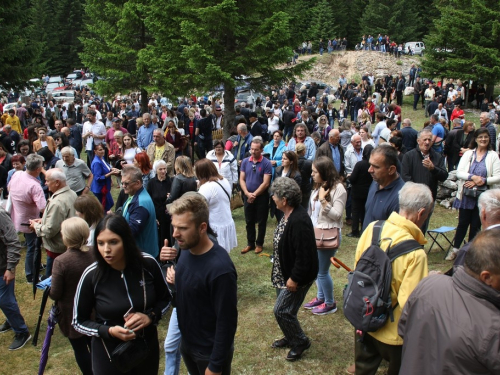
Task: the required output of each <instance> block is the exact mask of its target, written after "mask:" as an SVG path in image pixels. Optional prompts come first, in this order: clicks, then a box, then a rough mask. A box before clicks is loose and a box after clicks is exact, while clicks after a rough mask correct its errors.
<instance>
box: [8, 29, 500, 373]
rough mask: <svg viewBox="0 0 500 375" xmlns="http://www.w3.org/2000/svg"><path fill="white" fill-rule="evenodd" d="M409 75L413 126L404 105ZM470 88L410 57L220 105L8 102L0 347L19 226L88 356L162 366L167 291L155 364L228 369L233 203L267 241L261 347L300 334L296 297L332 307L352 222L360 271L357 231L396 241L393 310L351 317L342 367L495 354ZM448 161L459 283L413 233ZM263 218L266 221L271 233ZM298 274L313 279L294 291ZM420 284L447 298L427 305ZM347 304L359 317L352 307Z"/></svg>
mask: <svg viewBox="0 0 500 375" xmlns="http://www.w3.org/2000/svg"><path fill="white" fill-rule="evenodd" d="M367 41H368V39H367ZM372 43H373V41H372ZM328 47H330V45H328ZM305 48H306V52H307V48H308V47H307V44H306V47H305ZM408 88H411V89H413V91H412V94H411V95H412V96H413V97H412V99H413V103H412V104H413V110H414V111H422V110H424V111H425V115H426V118H428V120H427V121H426V122H425V123H424V124H415V123H414V122H413V123H412V120H411V117H412V116H411V112H410V113H406V114H404V113H403V110H402V105H403V97H404V92H405V91H406V90H407V89H408ZM470 89H471V88H465V87H464V86H463V85H462V83H461V82H460V81H457V82H456V84H455V82H454V81H453V80H451V79H450V80H448V81H447V82H446V83H443V84H440V85H435V84H434V82H433V81H431V80H425V82H423V81H422V78H421V77H420V70H419V68H418V67H416V66H412V67H411V69H410V72H409V74H408V76H403V74H402V73H397V74H395V75H394V77H393V76H392V74H391V73H389V74H387V75H386V76H385V77H375V76H374V75H373V74H371V73H369V72H366V73H365V74H364V75H363V76H362V77H361V82H355V81H354V80H351V81H350V82H349V81H348V80H347V79H346V77H345V76H344V75H341V76H340V77H339V79H338V87H337V88H336V89H333V88H330V87H325V88H323V86H321V88H320V86H319V85H318V84H317V83H316V82H311V83H310V84H309V83H304V84H295V83H290V84H287V85H284V86H282V87H272V88H270V89H269V91H268V94H267V96H265V97H262V98H257V100H255V102H252V103H250V102H249V103H241V104H238V105H237V106H236V108H235V112H236V116H235V118H234V120H233V119H232V121H231V123H228V121H229V119H228V118H227V117H226V116H225V115H224V103H223V102H222V101H221V99H220V98H217V97H195V96H193V97H186V98H182V99H180V100H179V102H178V103H176V104H175V105H174V106H171V104H170V102H169V101H168V100H167V99H166V98H164V97H162V96H161V95H159V94H153V95H151V97H148V101H147V102H148V107H147V109H146V108H141V106H140V104H139V103H140V102H141V98H140V96H139V95H137V94H133V93H131V94H130V95H126V96H116V97H114V98H112V99H110V100H107V99H104V98H100V97H99V96H97V95H94V93H92V92H91V91H86V90H75V100H74V102H71V103H64V102H57V101H55V100H54V99H53V98H51V97H50V96H49V97H41V98H34V99H33V100H31V101H29V102H27V103H22V102H19V103H18V105H17V106H16V107H14V108H12V109H10V110H9V111H8V112H7V113H6V114H4V115H2V116H1V118H0V121H1V122H2V130H1V131H0V185H1V187H2V189H3V191H2V194H3V197H4V198H5V200H4V202H5V206H6V207H5V210H4V209H3V208H1V209H0V216H1V220H0V227H1V228H2V230H1V231H0V271H1V272H4V279H3V281H0V290H1V293H0V296H1V300H0V307H1V308H2V311H3V312H4V314H5V315H6V318H7V319H6V321H5V322H4V324H3V325H1V326H0V332H6V331H9V330H11V329H12V330H14V333H15V338H14V341H13V343H12V345H11V346H10V349H11V350H16V349H20V348H22V347H23V346H24V345H25V344H26V342H27V341H28V340H29V339H30V337H31V336H30V333H29V329H28V327H27V324H26V322H25V321H24V319H23V317H22V315H21V311H20V309H19V307H18V305H17V302H16V299H15V293H14V283H13V282H12V281H13V280H14V279H15V278H16V277H15V275H16V273H15V268H16V265H17V263H18V262H19V259H20V248H21V245H20V243H19V239H18V237H17V233H22V234H23V237H24V238H23V240H24V241H25V246H26V258H25V264H24V270H25V273H24V275H25V277H26V282H28V283H37V282H38V281H39V280H38V279H37V277H36V275H37V270H38V268H39V267H40V265H39V264H36V262H34V258H35V257H34V254H35V250H36V248H37V247H42V248H43V249H44V250H45V256H44V259H46V262H45V263H46V264H45V272H44V275H43V276H42V279H43V281H45V282H48V281H49V280H50V283H51V286H52V289H51V292H50V295H51V297H52V298H53V299H54V300H56V301H58V305H59V308H60V309H61V320H60V325H61V330H62V332H63V334H64V335H65V336H66V337H68V339H69V342H70V344H71V345H72V348H73V351H74V354H75V359H76V361H77V363H78V366H79V367H80V369H81V371H82V373H84V374H91V373H93V374H114V373H120V371H121V372H123V371H124V370H126V371H131V372H130V373H145V374H156V373H157V372H158V367H159V352H158V332H157V328H156V325H157V323H158V321H159V320H160V319H161V317H162V316H163V315H164V314H165V312H166V310H167V308H168V307H169V305H171V304H172V305H173V307H174V310H173V311H172V315H171V318H170V323H169V328H168V332H167V337H166V340H165V344H164V350H165V374H178V373H179V367H180V361H181V357H182V358H183V360H184V363H185V365H186V367H187V369H188V371H189V373H190V374H203V373H206V374H220V373H222V374H229V373H230V370H231V361H232V357H233V352H234V351H235V350H236V351H237V350H238V348H237V347H235V346H234V337H235V332H236V327H237V317H238V311H237V294H236V289H237V287H236V285H237V272H236V271H237V270H236V269H235V267H234V265H233V263H232V261H231V259H230V258H229V256H228V253H229V252H230V251H231V250H233V249H234V248H236V247H237V246H238V241H237V236H236V226H235V222H234V220H233V218H232V215H231V206H232V205H233V207H234V205H239V206H243V212H244V218H245V228H244V233H245V239H246V241H245V242H246V243H245V244H244V245H242V246H241V247H240V253H241V254H242V256H249V255H245V254H249V253H256V254H259V253H261V252H262V251H263V250H264V249H265V248H267V249H268V250H269V251H270V252H271V253H272V257H273V265H272V272H271V285H272V286H273V288H275V290H276V301H275V306H274V311H273V312H274V316H275V319H276V322H277V324H278V326H279V328H280V329H281V331H282V332H283V337H282V338H281V339H279V340H276V341H274V342H272V343H271V346H272V348H274V349H280V348H289V351H288V353H287V355H286V357H285V358H286V359H287V360H289V361H295V360H297V359H300V358H302V356H303V354H304V352H305V351H306V350H308V349H309V348H310V347H311V340H310V338H309V337H308V335H306V333H305V332H304V331H303V330H302V328H301V326H300V323H299V321H298V311H299V309H300V308H305V309H307V310H309V311H310V312H311V313H312V314H313V315H314V316H323V315H328V314H332V313H335V312H336V311H337V308H338V306H337V300H336V298H335V295H334V287H333V281H332V278H331V275H330V272H329V268H330V264H331V258H332V257H335V256H336V254H337V252H338V250H339V249H340V248H341V246H342V238H343V237H344V236H347V237H351V238H357V239H358V243H357V249H356V256H355V265H354V267H356V270H359V272H369V270H368V269H367V268H363V269H361V268H362V267H364V266H363V265H364V264H365V261H366V259H365V256H366V253H365V250H366V249H367V248H369V247H370V245H373V246H375V247H377V249H378V250H380V249H382V250H383V251H387V252H388V253H389V254H390V249H393V248H397V249H398V251H399V250H400V249H401V248H404V247H406V250H405V251H404V252H401V253H398V254H397V256H394V262H393V266H392V268H393V273H392V279H391V280H388V281H387V282H388V285H391V287H390V289H391V290H390V293H389V291H386V292H387V293H386V297H385V298H388V301H389V302H387V301H386V300H384V303H385V304H388V306H389V307H388V310H384V313H382V312H381V313H380V314H381V316H385V317H387V316H388V314H390V315H393V317H394V319H388V320H387V321H385V320H386V319H383V320H382V322H380V324H379V325H378V326H377V329H372V330H366V329H365V328H363V327H364V326H363V327H362V326H358V325H357V324H356V323H353V325H354V327H355V329H356V331H357V333H359V334H361V335H362V338H363V340H360V341H357V342H356V344H355V348H354V358H353V361H354V363H355V365H354V366H351V367H350V368H349V371H350V372H352V373H356V374H372V373H374V372H376V370H377V368H378V366H379V364H380V362H381V360H382V359H386V360H388V361H389V371H388V373H389V374H398V373H404V374H408V373H422V372H423V373H433V371H434V370H433V371H428V369H429V368H432V369H439V370H438V371H437V372H436V373H442V372H446V371H449V370H450V369H452V370H450V371H453V372H454V373H464V374H465V373H472V372H474V371H477V372H480V371H479V370H478V369H487V370H488V371H490V372H492V373H495V372H497V371H498V370H499V366H500V362H499V361H498V358H499V357H498V353H496V352H494V351H495V350H496V349H498V345H497V346H495V345H487V346H484V345H479V344H478V343H480V342H482V341H481V340H485V341H484V342H491V340H494V339H493V338H492V337H491V335H490V334H489V333H488V332H491V331H495V329H496V328H498V327H497V325H498V323H497V320H498V306H497V305H498V304H497V303H496V302H495V301H496V300H497V299H498V293H499V291H500V285H499V284H498V282H497V280H498V278H499V277H500V264H497V263H498V257H496V256H495V254H494V253H493V250H491V251H490V250H489V249H495V251H496V247H495V246H497V243H496V242H497V241H495V240H494V238H493V237H492V235H491V234H490V233H494V230H496V229H494V228H496V226H497V225H498V224H500V221H499V218H500V191H499V190H497V187H498V185H499V184H500V159H499V156H498V153H497V151H498V145H497V140H498V139H497V125H496V124H497V123H498V112H499V110H500V108H499V103H498V99H495V100H493V98H485V97H484V96H485V95H483V97H481V96H479V94H477V95H478V99H481V98H482V99H484V100H483V101H485V103H486V108H482V109H484V111H482V112H481V114H480V123H478V124H475V123H474V122H472V121H470V119H469V118H467V115H466V113H465V112H464V110H463V107H464V105H465V99H466V97H467V96H466V90H470ZM410 91H411V90H410ZM469 92H470V91H469ZM478 92H479V90H478ZM0 107H1V108H0V110H2V112H3V106H2V104H0ZM222 129H228V130H229V132H230V136H229V137H228V138H227V139H224V138H221V137H220V133H221V130H222ZM84 155H85V156H84ZM84 159H86V160H85V161H84ZM450 173H453V174H455V176H456V179H457V185H458V190H457V195H456V197H455V200H454V203H453V207H454V208H455V209H457V210H458V223H457V231H456V235H455V238H454V240H453V247H452V249H450V251H449V252H448V254H447V260H454V266H453V267H451V264H450V268H451V269H450V272H449V274H450V275H452V278H453V282H451V280H452V278H450V277H449V276H445V275H440V276H432V277H431V278H427V277H426V276H427V275H428V269H427V257H426V254H425V252H424V250H423V246H424V244H425V243H426V239H425V235H426V232H427V230H428V225H429V220H430V217H431V215H432V213H433V211H434V205H435V203H436V198H437V190H438V186H439V184H440V183H442V182H443V181H445V180H446V179H447V178H448V177H449V174H450ZM113 189H115V190H114V192H115V194H112V191H113ZM115 199H116V201H115ZM269 218H272V219H275V220H276V228H275V230H274V233H273V236H272V237H273V240H272V241H270V242H269V243H265V238H266V237H265V234H266V229H267V222H268V220H269ZM345 226H348V227H349V230H345ZM481 227H483V229H485V231H484V233H482V232H481ZM486 229H488V230H486ZM489 229H491V232H490V231H489ZM241 230H243V228H241ZM467 233H468V234H469V235H468V242H467V243H466V244H465V245H464V242H465V241H464V240H465V237H466V235H467ZM377 238H381V239H382V240H376V239H377ZM387 239H389V240H390V241H387ZM409 244H410V245H411V247H408V246H409ZM396 245H401V246H396ZM89 249H90V251H89ZM179 250H186V251H179ZM372 250H373V249H372ZM373 251H375V250H373ZM360 267H361V268H360ZM389 267H390V265H389ZM17 279H18V281H20V280H19V279H20V278H19V277H18V278H17ZM313 284H315V285H316V287H314V286H313ZM354 284H356V285H361V284H359V283H354ZM428 284H430V285H433V288H431V289H432V290H431V289H429V288H426V287H424V286H426V285H428ZM356 285H350V288H354V289H352V290H353V293H357V292H356V290H355V289H356ZM457 285H458V286H457ZM460 285H462V286H460ZM124 286H125V287H124ZM438 287H439V288H438ZM311 288H315V292H316V293H315V297H314V298H312V299H311V300H309V301H305V298H306V295H307V293H308V291H309V290H310V289H311ZM413 291H415V292H414V294H412V292H413ZM439 293H444V294H445V296H446V298H444V297H443V298H440V297H439ZM389 295H390V296H389ZM4 296H5V297H4ZM416 296H418V298H417V297H416ZM454 296H460V298H458V297H457V298H454ZM364 298H365V297H364ZM366 298H368V297H366ZM380 298H382V297H380ZM391 298H392V301H393V302H394V301H397V303H392V305H391V304H390V301H391ZM447 298H448V299H447ZM425 299H429V300H432V301H442V303H443V304H441V303H437V302H436V303H435V304H432V308H431V310H432V312H428V310H429V308H430V307H429V306H430V305H429V306H427V304H425V303H422V304H421V303H420V302H421V301H423V300H425ZM352 300H354V298H353V299H352ZM462 301H466V302H462ZM365 302H366V301H365ZM365 302H362V304H364V305H363V306H364V307H363V311H365V310H366V308H368V310H369V311H371V313H369V314H367V315H371V314H373V311H381V310H379V309H378V308H379V307H380V305H381V303H379V301H378V300H374V301H370V300H369V301H367V302H366V303H365ZM444 302H449V303H450V304H451V306H452V307H453V309H452V310H453V314H454V315H453V319H456V321H458V322H460V323H461V327H462V329H463V331H462V333H460V335H461V336H460V338H461V339H462V340H469V341H470V344H469V346H467V348H468V349H470V352H467V353H465V352H463V355H460V356H454V354H453V353H455V352H456V351H457V350H464V351H465V349H464V348H459V347H457V346H459V344H458V343H457V342H458V341H459V340H456V341H457V342H455V340H454V341H453V342H450V341H449V340H446V339H443V340H438V338H443V337H449V335H451V334H452V333H454V334H456V331H454V328H456V327H454V326H453V325H452V324H451V323H449V324H445V325H442V324H439V322H441V321H442V320H443V319H444V318H443V317H444V316H446V314H447V312H448V310H447V309H449V308H450V306H448V305H445V304H444ZM344 303H347V300H345V301H344ZM353 303H355V302H353ZM372 303H373V304H375V303H376V305H377V306H376V309H373V308H374V307H375V306H373V305H370V304H372ZM349 306H350V305H349ZM471 306H474V308H473V309H472V308H471ZM21 308H23V306H21ZM470 311H477V313H478V314H479V315H480V316H481V319H482V322H484V324H485V325H487V327H486V328H487V329H485V331H484V332H483V331H482V330H477V329H475V328H474V325H470V322H471V321H473V318H474V317H473V316H471V314H472V313H471V312H470ZM358 312H359V313H361V312H362V311H361V310H360V311H358ZM344 313H345V314H346V316H348V319H349V318H352V319H353V320H351V319H349V320H350V321H351V322H353V321H356V319H357V318H356V315H355V314H356V313H355V312H354V313H351V312H349V311H348V309H347V308H344ZM425 314H428V315H425ZM381 316H377V317H376V318H377V319H379V320H380V319H381ZM423 316H428V318H427V319H428V324H430V325H432V326H433V327H434V329H433V330H432V331H429V332H427V333H426V337H425V338H426V341H429V342H431V341H432V342H436V344H435V345H432V350H433V353H436V352H438V353H442V356H438V357H437V358H436V359H433V360H431V361H430V362H432V364H427V363H415V356H418V357H420V356H426V357H429V358H430V356H429V355H428V353H429V351H428V350H429V349H430V348H428V347H427V346H426V345H424V344H423V343H425V342H426V341H424V338H422V337H421V336H420V335H419V334H418V333H419V330H420V331H421V326H419V324H423V323H419V322H421V321H423V320H425V318H422V317H423ZM495 319H496V320H495ZM453 321H455V320H453ZM414 332H417V334H416V333H414ZM420 333H421V332H420ZM309 335H311V336H314V332H309ZM115 349H116V350H115ZM450 353H451V354H450ZM460 353H462V351H460ZM132 354H133V355H132ZM472 359H473V360H472ZM427 366H429V367H427ZM400 369H401V370H400ZM400 371H402V372H400Z"/></svg>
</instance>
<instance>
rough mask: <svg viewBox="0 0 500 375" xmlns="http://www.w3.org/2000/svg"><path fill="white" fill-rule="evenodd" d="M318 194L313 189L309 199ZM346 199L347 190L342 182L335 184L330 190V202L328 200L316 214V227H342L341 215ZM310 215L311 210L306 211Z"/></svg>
mask: <svg viewBox="0 0 500 375" xmlns="http://www.w3.org/2000/svg"><path fill="white" fill-rule="evenodd" d="M317 194H318V190H315V191H313V192H312V194H311V199H314V197H315V196H316V195H317ZM346 200H347V192H346V190H345V188H344V185H343V184H342V183H340V182H339V183H338V184H337V186H336V187H335V188H334V189H332V190H330V202H328V203H327V204H326V205H325V206H324V207H322V209H321V211H320V213H319V216H318V225H317V227H318V228H323V229H326V228H342V226H343V221H342V216H343V213H344V207H345V203H346ZM309 211H310V208H309ZM308 213H309V215H311V212H308Z"/></svg>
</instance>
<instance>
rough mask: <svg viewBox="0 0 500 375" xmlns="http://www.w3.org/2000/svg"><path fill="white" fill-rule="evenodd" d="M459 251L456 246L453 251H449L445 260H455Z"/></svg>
mask: <svg viewBox="0 0 500 375" xmlns="http://www.w3.org/2000/svg"><path fill="white" fill-rule="evenodd" d="M457 253H458V249H457V248H456V247H454V248H453V249H451V251H449V252H448V255H447V256H446V258H444V260H455V258H456V257H457Z"/></svg>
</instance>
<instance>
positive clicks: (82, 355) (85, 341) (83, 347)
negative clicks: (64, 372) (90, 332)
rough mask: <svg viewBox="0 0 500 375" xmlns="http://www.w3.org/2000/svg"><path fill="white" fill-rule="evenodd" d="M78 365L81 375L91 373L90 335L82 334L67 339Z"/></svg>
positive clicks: (90, 374) (89, 374)
mask: <svg viewBox="0 0 500 375" xmlns="http://www.w3.org/2000/svg"><path fill="white" fill-rule="evenodd" d="M69 342H70V344H71V346H72V347H73V351H74V352H75V359H76V363H77V364H78V367H80V370H81V372H82V374H83V375H92V360H91V357H90V350H91V343H92V337H90V336H82V337H79V338H77V339H69Z"/></svg>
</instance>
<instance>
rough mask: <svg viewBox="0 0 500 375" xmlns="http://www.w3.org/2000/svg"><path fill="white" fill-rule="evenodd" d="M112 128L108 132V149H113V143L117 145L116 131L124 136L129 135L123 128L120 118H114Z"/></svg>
mask: <svg viewBox="0 0 500 375" xmlns="http://www.w3.org/2000/svg"><path fill="white" fill-rule="evenodd" d="M111 123H112V127H111V128H110V129H109V130H108V131H107V132H106V138H105V140H106V144H107V145H108V148H111V146H112V145H113V143H115V142H116V141H115V137H114V136H115V131H117V130H119V131H121V132H122V133H123V134H126V133H128V131H127V129H125V128H124V127H123V126H122V120H121V119H119V118H118V117H113V119H112V122H111Z"/></svg>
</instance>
